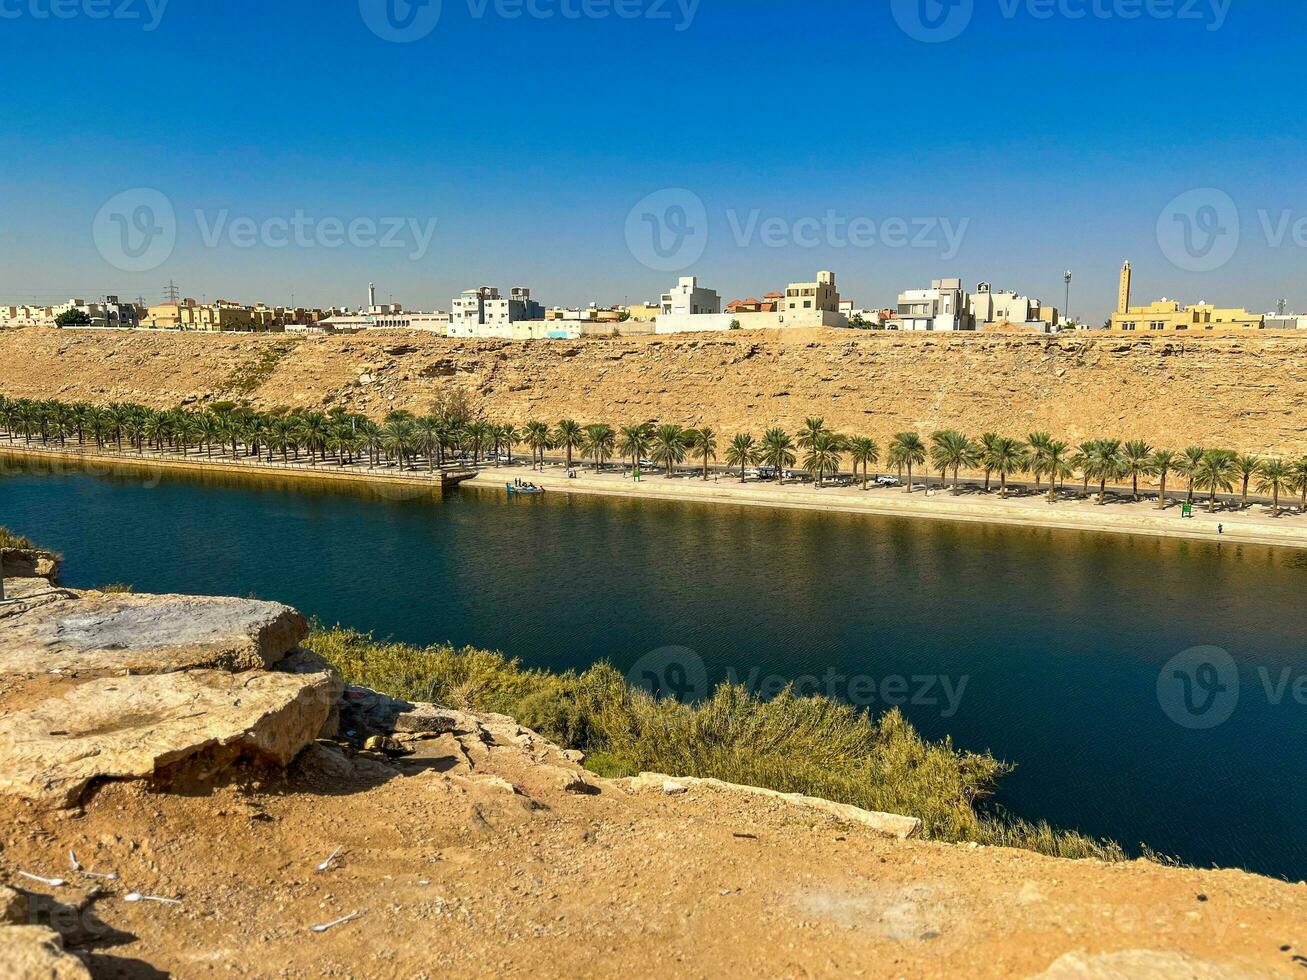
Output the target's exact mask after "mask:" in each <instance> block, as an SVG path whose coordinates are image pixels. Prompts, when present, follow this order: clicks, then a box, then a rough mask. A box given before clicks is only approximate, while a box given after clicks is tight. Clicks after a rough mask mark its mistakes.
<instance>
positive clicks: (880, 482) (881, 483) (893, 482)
mask: <svg viewBox="0 0 1307 980" xmlns="http://www.w3.org/2000/svg"><path fill="white" fill-rule="evenodd" d="M872 482H874V483H875V484H876V486H878V487H897V486H899V481H898V480H897V479H896V478H895V477H892V476H878V477H876V479H875V480H874V481H872Z"/></svg>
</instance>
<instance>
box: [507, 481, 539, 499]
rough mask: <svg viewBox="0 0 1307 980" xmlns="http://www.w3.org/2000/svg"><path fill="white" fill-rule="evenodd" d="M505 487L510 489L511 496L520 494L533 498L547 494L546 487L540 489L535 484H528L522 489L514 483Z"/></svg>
mask: <svg viewBox="0 0 1307 980" xmlns="http://www.w3.org/2000/svg"><path fill="white" fill-rule="evenodd" d="M504 485H505V486H506V487H508V492H509V494H510V495H511V494H519V493H520V494H525V495H527V496H532V495H535V494H541V493H544V492H545V488H544V487H538V486H536V485H535V484H534V483H526V484H523V485H522V486H520V487H519V486H517V485H516V484H513V483H506V484H504Z"/></svg>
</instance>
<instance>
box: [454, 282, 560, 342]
mask: <svg viewBox="0 0 1307 980" xmlns="http://www.w3.org/2000/svg"><path fill="white" fill-rule="evenodd" d="M544 319H545V308H544V306H543V305H541V304H540V303H537V302H536V301H535V300H533V299H532V298H531V290H530V289H527V288H526V287H524V286H515V287H513V289H512V290H510V292H509V295H508V296H507V297H504V296H500V295H499V290H498V289H496V288H495V287H494V286H479V287H478V288H476V289H467V290H464V291H463V294H462V295H461V296H458V297H455V299H454V301H453V311H452V312H451V313H450V326H449V336H451V337H503V338H505V339H509V340H512V339H514V338H515V337H517V335H519V334H521V333H523V330H522V329H520V328H517V327H516V325H517V324H520V323H532V322H536V321H541V322H542V321H543V320H544ZM526 332H527V333H530V332H531V331H529V330H528V331H526ZM528 339H529V338H528Z"/></svg>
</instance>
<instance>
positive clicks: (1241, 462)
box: [1234, 454, 1262, 510]
mask: <svg viewBox="0 0 1307 980" xmlns="http://www.w3.org/2000/svg"><path fill="white" fill-rule="evenodd" d="M1234 468H1235V471H1236V472H1237V473H1238V475H1239V477H1240V479H1241V480H1242V481H1243V498H1242V500H1241V502H1240V508H1241V509H1242V510H1247V509H1248V484H1249V483H1251V482H1252V479H1253V477H1255V476H1256V475H1257V474H1258V473H1260V472H1261V471H1262V459H1261V457H1260V456H1249V455H1247V454H1240V455H1238V456H1236V457H1235V458H1234Z"/></svg>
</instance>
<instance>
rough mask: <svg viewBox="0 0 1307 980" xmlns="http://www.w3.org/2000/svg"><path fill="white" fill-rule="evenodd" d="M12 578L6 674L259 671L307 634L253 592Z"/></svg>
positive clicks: (0, 643)
mask: <svg viewBox="0 0 1307 980" xmlns="http://www.w3.org/2000/svg"><path fill="white" fill-rule="evenodd" d="M26 581H27V582H29V583H42V585H41V586H37V585H32V584H24V582H25V580H23V579H12V580H9V581H6V583H5V587H6V595H9V589H10V585H11V583H14V584H16V588H15V589H14V597H15V598H17V600H18V601H17V602H15V603H13V604H6V606H5V607H0V616H2V617H3V618H0V625H2V626H3V628H2V629H0V675H3V674H35V673H46V672H49V671H52V670H59V671H65V672H68V671H76V672H86V673H119V674H123V673H133V674H156V673H168V672H170V671H178V670H191V669H194V668H216V669H220V670H231V671H238V670H254V669H261V668H267V667H269V666H271V665H272V664H275V663H277V662H278V661H280V660H281V659H282V658H283V657H285V656H286V654H288V653H289V652H290V651H292V650H294V649H295V647H296V646H297V644H298V643H299V641H300V640H302V639H303V638H304V637H305V636H306V635H308V624H307V623H306V622H305V620H304V617H303V616H301V615H300V614H299V613H298V612H296V611H295V610H294V609H291V608H290V607H289V606H283V605H281V604H280V603H276V602H260V601H257V600H253V599H231V598H197V597H193V596H171V595H170V596H150V595H120V594H113V595H109V594H105V593H100V592H72V591H69V590H60V589H55V588H53V587H51V586H49V584H48V583H43V580H40V579H31V580H26Z"/></svg>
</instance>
